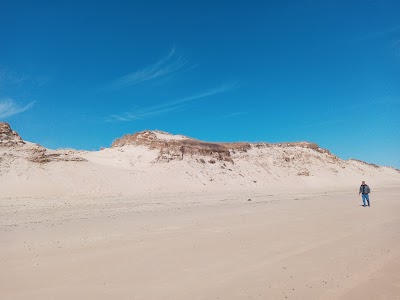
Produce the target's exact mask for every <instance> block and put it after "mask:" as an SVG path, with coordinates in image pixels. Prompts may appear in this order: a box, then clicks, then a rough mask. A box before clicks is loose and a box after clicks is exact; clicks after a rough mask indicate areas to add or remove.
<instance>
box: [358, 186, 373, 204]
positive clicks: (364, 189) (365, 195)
mask: <svg viewBox="0 0 400 300" xmlns="http://www.w3.org/2000/svg"><path fill="white" fill-rule="evenodd" d="M369 193H371V189H370V188H369V186H368V184H366V183H365V181H363V182H362V183H361V186H360V190H359V192H358V194H359V195H360V194H361V198H362V201H363V206H364V207H365V206H366V205H365V201H367V203H368V206H370V205H369Z"/></svg>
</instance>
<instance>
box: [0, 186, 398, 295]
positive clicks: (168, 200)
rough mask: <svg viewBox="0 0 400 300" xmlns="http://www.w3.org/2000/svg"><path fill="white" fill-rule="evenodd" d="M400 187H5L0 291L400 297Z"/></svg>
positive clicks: (1, 209) (1, 208)
mask: <svg viewBox="0 0 400 300" xmlns="http://www.w3.org/2000/svg"><path fill="white" fill-rule="evenodd" d="M399 192H400V185H397V186H391V187H388V186H376V187H375V188H374V189H373V193H372V195H371V202H372V207H370V208H363V207H361V206H360V204H361V200H360V199H359V197H358V195H357V187H355V188H354V189H351V190H350V189H347V190H336V191H332V192H328V193H326V192H324V191H318V190H314V191H312V190H309V191H308V192H306V193H304V192H295V191H293V190H292V191H290V192H285V193H271V192H268V191H264V192H261V191H247V192H245V191H242V192H237V191H236V192H229V191H225V192H214V193H202V194H198V193H190V192H187V193H184V192H181V193H164V194H161V193H160V194H155V193H152V194H149V195H142V196H137V197H134V196H129V197H93V198H90V197H52V198H34V197H31V198H4V197H3V198H1V201H0V212H1V215H0V220H1V221H0V222H1V223H0V237H1V240H0V298H1V299H110V298H114V299H185V300H186V299H399V295H400V286H399V282H400V272H399V270H400V231H399V228H400V215H399V213H398V212H399V211H400V202H399V201H398V195H399ZM248 199H251V201H248ZM286 297H287V298H286Z"/></svg>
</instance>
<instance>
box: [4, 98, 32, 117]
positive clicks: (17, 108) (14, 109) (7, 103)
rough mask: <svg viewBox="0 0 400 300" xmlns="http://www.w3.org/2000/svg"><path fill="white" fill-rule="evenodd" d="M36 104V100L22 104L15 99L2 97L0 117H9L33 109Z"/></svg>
mask: <svg viewBox="0 0 400 300" xmlns="http://www.w3.org/2000/svg"><path fill="white" fill-rule="evenodd" d="M34 104H35V101H32V102H30V103H28V104H26V105H20V104H18V103H17V102H16V101H15V100H14V99H11V98H8V97H6V98H0V118H7V117H11V116H14V115H18V114H20V113H23V112H25V111H27V110H29V109H31V108H32V107H33V105H34Z"/></svg>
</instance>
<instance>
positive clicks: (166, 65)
mask: <svg viewBox="0 0 400 300" xmlns="http://www.w3.org/2000/svg"><path fill="white" fill-rule="evenodd" d="M187 63H188V62H187V60H186V59H184V58H183V57H182V56H177V55H176V50H175V48H172V49H171V50H170V51H169V53H168V54H167V55H166V56H165V57H163V58H162V59H160V60H159V61H157V62H156V63H154V64H152V65H149V66H147V67H145V68H143V69H141V70H138V71H135V72H133V73H130V74H128V75H125V76H122V77H120V78H118V79H116V80H115V81H114V82H113V83H112V84H111V87H112V88H123V87H128V86H132V85H135V84H138V83H141V82H144V81H149V80H154V79H157V78H161V77H165V76H168V75H171V74H172V73H175V72H177V71H179V70H181V69H182V68H183V67H185V66H186V65H187Z"/></svg>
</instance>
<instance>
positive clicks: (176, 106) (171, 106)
mask: <svg viewBox="0 0 400 300" xmlns="http://www.w3.org/2000/svg"><path fill="white" fill-rule="evenodd" d="M235 87H236V84H225V85H222V86H219V87H217V88H214V89H211V90H208V91H205V92H203V93H198V94H195V95H192V96H188V97H185V98H181V99H177V100H173V101H169V102H165V103H162V104H159V105H153V106H149V107H145V108H142V109H137V110H135V111H132V112H124V113H122V114H113V115H111V116H110V117H109V118H108V119H107V121H109V122H128V121H135V120H141V119H146V118H149V117H153V116H156V115H161V114H165V113H168V112H174V111H179V110H183V109H185V108H187V107H188V105H189V104H190V103H192V102H193V101H196V100H200V99H204V98H207V97H211V96H215V95H218V94H222V93H225V92H228V91H230V90H232V89H233V88H235Z"/></svg>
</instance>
